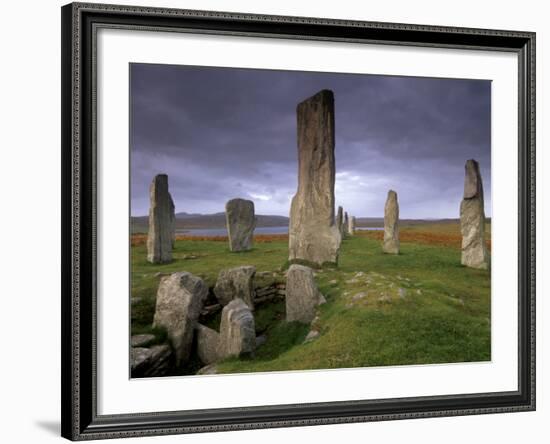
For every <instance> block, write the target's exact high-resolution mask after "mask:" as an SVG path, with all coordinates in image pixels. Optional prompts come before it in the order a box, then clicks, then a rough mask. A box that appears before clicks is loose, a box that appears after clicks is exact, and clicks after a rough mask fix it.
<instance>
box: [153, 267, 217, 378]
mask: <svg viewBox="0 0 550 444" xmlns="http://www.w3.org/2000/svg"><path fill="white" fill-rule="evenodd" d="M207 295H208V287H207V286H206V284H205V283H204V281H203V280H202V279H201V278H199V277H197V276H194V275H192V274H191V273H187V272H178V273H173V274H171V275H170V276H167V277H163V278H161V281H160V284H159V288H158V292H157V303H156V310H155V316H154V321H153V327H162V328H165V329H166V331H167V333H168V338H169V340H170V343H171V344H172V347H173V349H174V354H175V361H176V366H177V367H180V366H181V365H182V364H184V363H185V362H186V361H187V360H188V359H189V356H190V353H191V347H192V344H193V334H194V331H195V328H196V326H197V321H198V318H199V315H200V313H201V310H202V308H203V305H204V301H205V300H206V297H207Z"/></svg>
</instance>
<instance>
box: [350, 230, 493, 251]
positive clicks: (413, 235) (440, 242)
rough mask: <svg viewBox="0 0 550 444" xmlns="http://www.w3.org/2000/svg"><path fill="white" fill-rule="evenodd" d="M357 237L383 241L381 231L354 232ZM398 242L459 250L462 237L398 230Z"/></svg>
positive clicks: (458, 235) (453, 234)
mask: <svg viewBox="0 0 550 444" xmlns="http://www.w3.org/2000/svg"><path fill="white" fill-rule="evenodd" d="M356 233H357V234H358V235H359V236H362V237H368V238H369V239H376V240H379V241H382V240H383V239H384V232H383V231H374V230H372V231H370V230H367V231H359V232H356ZM399 240H400V241H401V242H413V243H417V244H427V245H437V246H441V247H449V248H456V249H460V246H461V243H462V236H461V235H460V234H458V233H444V232H441V233H434V232H431V231H420V230H407V229H404V230H400V231H399ZM487 248H489V250H490V249H491V240H487Z"/></svg>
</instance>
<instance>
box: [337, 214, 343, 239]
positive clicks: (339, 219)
mask: <svg viewBox="0 0 550 444" xmlns="http://www.w3.org/2000/svg"><path fill="white" fill-rule="evenodd" d="M336 227H337V228H338V230H340V238H343V237H344V209H343V208H342V207H338V215H337V216H336Z"/></svg>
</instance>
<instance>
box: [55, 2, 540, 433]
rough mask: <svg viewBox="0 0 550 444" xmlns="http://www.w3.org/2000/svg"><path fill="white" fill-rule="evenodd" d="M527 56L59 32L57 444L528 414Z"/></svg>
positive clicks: (249, 37) (279, 24)
mask: <svg viewBox="0 0 550 444" xmlns="http://www.w3.org/2000/svg"><path fill="white" fill-rule="evenodd" d="M534 97H535V35H534V33H530V32H519V31H501V30H486V29H465V28H464V29H463V28H448V27H438V26H424V25H405V24H395V23H374V22H358V21H342V20H332V19H321V18H305V17H280V16H259V15H251V14H235V13H223V12H206V11H190V10H175V9H162V8H145V7H130V6H117V5H100V4H94V5H91V4H80V3H72V4H69V5H66V6H64V7H63V8H62V162H63V164H62V204H63V205H62V206H63V218H62V219H63V226H62V231H63V236H62V238H63V239H62V257H63V266H62V289H63V294H62V435H63V436H64V437H66V438H68V439H71V440H82V439H100V438H116V437H130V436H144V435H160V434H175V433H193V432H205V431H222V430H236V429H250V428H268V427H285V426H299V425H314V424H331V423H342V422H359V421H377V420H388V419H402V418H425V417H433V416H443V415H446V416H451V415H469V414H483V413H498V412H514V411H526V410H533V409H534V408H535V353H534V351H535V136H534V135H535V123H534V122H535V103H534Z"/></svg>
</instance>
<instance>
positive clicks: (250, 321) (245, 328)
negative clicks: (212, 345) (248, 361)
mask: <svg viewBox="0 0 550 444" xmlns="http://www.w3.org/2000/svg"><path fill="white" fill-rule="evenodd" d="M255 348H256V328H255V325H254V316H253V315H252V311H250V308H249V307H248V305H246V304H245V303H244V301H243V300H242V299H233V300H232V301H231V302H230V303H229V304H227V305H226V306H225V307H224V308H223V310H222V319H221V323H220V342H219V347H218V356H219V357H220V358H221V359H223V358H227V357H229V356H250V355H252V354H253V353H254V349H255Z"/></svg>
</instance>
